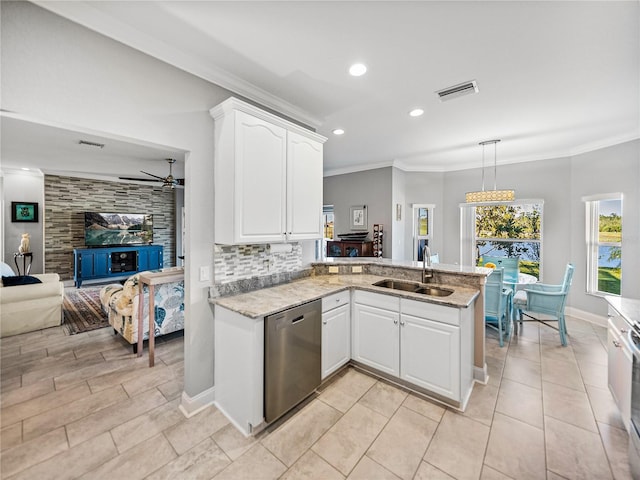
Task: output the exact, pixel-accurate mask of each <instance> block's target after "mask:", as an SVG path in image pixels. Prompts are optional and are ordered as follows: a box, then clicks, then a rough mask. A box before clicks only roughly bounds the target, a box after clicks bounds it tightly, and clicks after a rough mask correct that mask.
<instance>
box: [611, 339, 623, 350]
mask: <svg viewBox="0 0 640 480" xmlns="http://www.w3.org/2000/svg"><path fill="white" fill-rule="evenodd" d="M613 346H614V347H617V348H620V347H621V346H622V345H620V342H618V341H617V340H614V341H613Z"/></svg>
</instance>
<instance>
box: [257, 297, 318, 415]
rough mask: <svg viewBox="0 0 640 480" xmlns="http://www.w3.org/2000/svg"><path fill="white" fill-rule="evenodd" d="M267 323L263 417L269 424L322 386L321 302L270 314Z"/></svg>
mask: <svg viewBox="0 0 640 480" xmlns="http://www.w3.org/2000/svg"><path fill="white" fill-rule="evenodd" d="M264 325H265V326H264V329H265V335H264V339H265V340H264V342H265V348H264V417H265V421H266V422H267V423H270V422H273V421H274V420H276V419H278V418H279V417H280V416H282V415H283V414H285V413H286V412H287V411H289V410H290V409H291V408H293V407H294V406H296V405H297V404H298V403H300V402H301V401H302V400H304V399H305V398H306V397H307V396H309V395H310V394H311V393H313V391H314V390H315V389H316V388H317V387H318V386H319V385H320V377H321V352H320V348H321V342H322V302H321V301H320V300H316V301H313V302H309V303H305V304H303V305H300V306H299V307H295V308H291V309H289V310H285V311H283V312H280V313H276V314H274V315H270V316H267V317H266V318H265V323H264Z"/></svg>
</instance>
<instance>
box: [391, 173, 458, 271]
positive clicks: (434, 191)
mask: <svg viewBox="0 0 640 480" xmlns="http://www.w3.org/2000/svg"><path fill="white" fill-rule="evenodd" d="M443 179H444V174H443V173H441V172H407V173H406V175H405V185H404V191H405V210H406V212H407V214H406V216H404V220H405V222H404V230H405V258H406V259H407V260H411V259H412V258H413V231H412V230H413V218H412V215H413V210H412V208H411V205H412V204H414V203H427V204H433V205H435V210H434V216H433V232H432V235H433V237H432V241H431V243H430V247H431V253H434V254H435V253H437V254H438V255H439V256H440V261H441V262H443V263H445V262H446V263H456V262H457V261H458V258H457V257H453V256H451V257H450V258H449V257H448V253H449V251H450V250H451V248H450V247H449V245H448V243H447V242H445V241H444V238H445V237H444V225H445V223H450V222H445V218H449V217H445V214H444V211H443V208H442V207H443V205H444V203H443V202H444V201H443V197H442V195H443V187H444V184H443ZM456 243H457V242H456ZM458 248H459V247H458Z"/></svg>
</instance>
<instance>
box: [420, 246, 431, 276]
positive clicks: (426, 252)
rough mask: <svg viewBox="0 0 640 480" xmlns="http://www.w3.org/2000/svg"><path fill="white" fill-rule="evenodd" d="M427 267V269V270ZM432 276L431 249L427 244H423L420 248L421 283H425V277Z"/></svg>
mask: <svg viewBox="0 0 640 480" xmlns="http://www.w3.org/2000/svg"><path fill="white" fill-rule="evenodd" d="M427 268H429V271H428V272H427ZM431 277H433V271H432V270H431V249H429V246H428V245H425V246H424V248H423V249H422V283H427V278H431Z"/></svg>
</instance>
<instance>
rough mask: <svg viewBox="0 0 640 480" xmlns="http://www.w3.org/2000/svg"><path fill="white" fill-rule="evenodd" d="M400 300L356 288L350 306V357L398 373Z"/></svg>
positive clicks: (395, 374) (387, 371)
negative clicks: (351, 311) (351, 322)
mask: <svg viewBox="0 0 640 480" xmlns="http://www.w3.org/2000/svg"><path fill="white" fill-rule="evenodd" d="M399 308H400V299H399V298H397V297H391V296H388V295H380V294H376V293H370V292H361V291H358V290H356V291H355V293H354V305H353V342H352V352H353V359H354V360H356V361H358V362H360V363H363V364H364V365H368V366H370V367H373V368H375V369H376V370H380V371H381V372H384V373H387V374H389V375H393V376H396V377H397V376H399V375H400V356H399V348H400V342H399V336H400V332H399V330H398V326H399V320H400V313H399Z"/></svg>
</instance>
